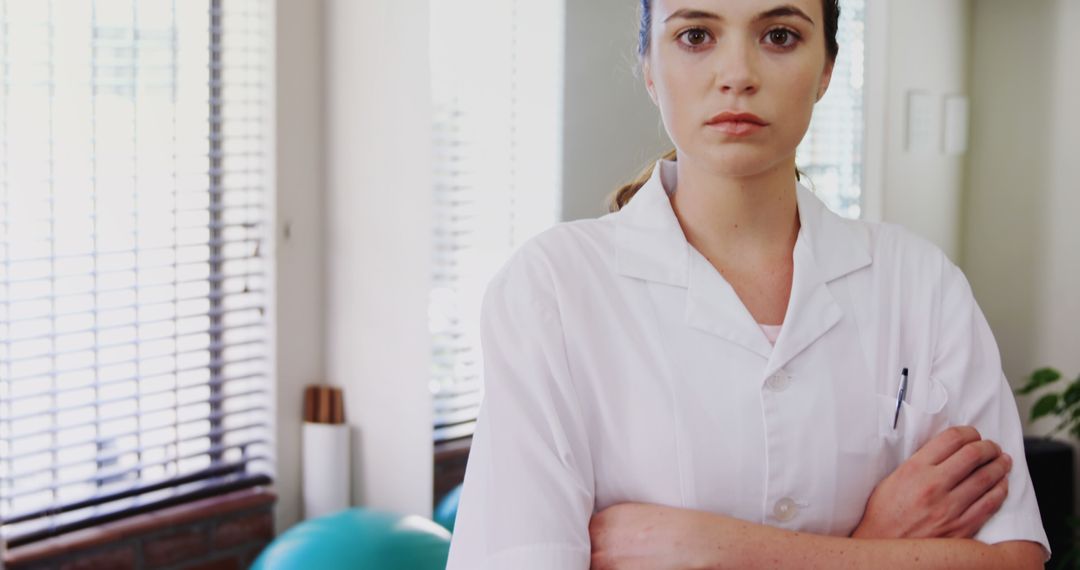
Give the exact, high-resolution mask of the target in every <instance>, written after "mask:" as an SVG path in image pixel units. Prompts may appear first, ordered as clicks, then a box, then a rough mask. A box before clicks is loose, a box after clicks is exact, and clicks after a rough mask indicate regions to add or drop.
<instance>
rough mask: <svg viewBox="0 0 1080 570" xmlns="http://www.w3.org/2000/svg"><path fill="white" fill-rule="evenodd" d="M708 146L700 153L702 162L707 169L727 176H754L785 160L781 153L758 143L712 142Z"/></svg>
mask: <svg viewBox="0 0 1080 570" xmlns="http://www.w3.org/2000/svg"><path fill="white" fill-rule="evenodd" d="M710 147H711V148H709V149H708V150H707V151H706V152H705V153H703V155H701V157H702V159H703V162H704V163H705V164H706V165H707V168H708V169H709V170H711V171H713V172H715V173H717V174H720V175H723V176H727V177H733V178H743V177H748V176H755V175H757V174H761V173H763V172H766V171H768V170H770V169H772V168H776V166H777V164H779V163H781V162H785V161H783V160H781V154H782V153H778V152H775V151H771V150H770V149H768V148H766V147H762V146H758V145H748V144H742V143H724V144H720V145H717V144H715V143H713V144H711V145H710Z"/></svg>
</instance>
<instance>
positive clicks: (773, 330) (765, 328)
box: [758, 323, 784, 344]
mask: <svg viewBox="0 0 1080 570" xmlns="http://www.w3.org/2000/svg"><path fill="white" fill-rule="evenodd" d="M758 326H759V327H761V330H762V332H764V333H765V337H766V338H768V339H769V344H776V339H777V338H779V336H780V327H782V326H784V325H783V323H781V324H778V325H763V324H761V323H758Z"/></svg>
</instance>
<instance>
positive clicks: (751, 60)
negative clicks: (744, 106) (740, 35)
mask: <svg viewBox="0 0 1080 570" xmlns="http://www.w3.org/2000/svg"><path fill="white" fill-rule="evenodd" d="M733 44H734V45H729V46H728V49H726V50H722V51H721V50H717V51H718V52H721V56H720V58H719V60H720V61H719V62H718V64H717V70H716V81H717V84H718V85H719V87H720V91H721V92H723V93H724V94H726V95H739V94H747V95H749V94H752V93H756V92H757V90H758V89H759V88H760V86H761V79H760V77H759V75H758V61H757V56H758V54H757V51H756V50H755V49H753V48H750V47H748V46H747V45H746V43H744V42H733Z"/></svg>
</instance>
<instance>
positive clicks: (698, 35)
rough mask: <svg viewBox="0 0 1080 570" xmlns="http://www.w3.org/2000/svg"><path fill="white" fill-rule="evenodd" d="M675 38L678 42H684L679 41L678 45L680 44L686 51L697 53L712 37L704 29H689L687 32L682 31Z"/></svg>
mask: <svg viewBox="0 0 1080 570" xmlns="http://www.w3.org/2000/svg"><path fill="white" fill-rule="evenodd" d="M676 37H677V38H678V39H679V40H684V39H685V40H686V41H680V42H679V43H681V44H682V45H683V46H685V47H686V48H687V49H689V50H690V51H697V50H699V49H702V48H703V47H704V46H705V44H706V42H708V40H709V38H710V37H712V34H710V33H709V31H708V30H706V29H705V28H690V29H688V30H684V31H683V32H681V33H680V34H679V35H678V36H676Z"/></svg>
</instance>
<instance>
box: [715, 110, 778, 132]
mask: <svg viewBox="0 0 1080 570" xmlns="http://www.w3.org/2000/svg"><path fill="white" fill-rule="evenodd" d="M706 125H708V126H709V127H710V128H713V129H716V130H718V131H720V132H722V133H724V134H727V135H731V136H736V137H741V136H748V135H752V134H754V133H756V132H758V131H760V130H761V129H763V128H765V127H766V126H768V125H769V123H766V122H765V121H764V120H763V119H762V118H761V117H759V116H757V115H755V114H753V113H732V112H730V111H724V112H723V113H720V114H719V115H717V116H715V117H713V118H712V119H710V120H709V122H708V123H706Z"/></svg>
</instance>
